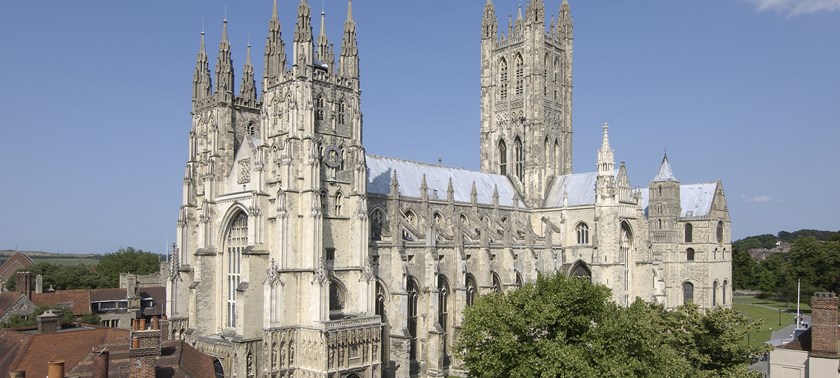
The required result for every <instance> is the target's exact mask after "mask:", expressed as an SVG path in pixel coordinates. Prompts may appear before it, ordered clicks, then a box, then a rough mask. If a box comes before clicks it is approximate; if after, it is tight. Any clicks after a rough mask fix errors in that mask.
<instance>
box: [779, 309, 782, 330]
mask: <svg viewBox="0 0 840 378" xmlns="http://www.w3.org/2000/svg"><path fill="white" fill-rule="evenodd" d="M781 326H782V309H781V307H780V308H779V327H781Z"/></svg>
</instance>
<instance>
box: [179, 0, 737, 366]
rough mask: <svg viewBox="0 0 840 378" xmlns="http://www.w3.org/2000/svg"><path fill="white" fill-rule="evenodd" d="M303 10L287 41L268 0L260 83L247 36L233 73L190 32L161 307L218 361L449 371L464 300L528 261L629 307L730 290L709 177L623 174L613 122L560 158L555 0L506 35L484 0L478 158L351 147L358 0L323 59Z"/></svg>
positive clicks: (567, 141)
mask: <svg viewBox="0 0 840 378" xmlns="http://www.w3.org/2000/svg"><path fill="white" fill-rule="evenodd" d="M297 15H298V18H297V21H296V25H295V27H294V30H293V39H292V43H291V46H290V47H291V50H292V51H291V53H290V54H287V52H286V44H285V42H284V40H283V38H282V35H281V26H280V22H279V19H278V10H277V3H276V1H275V4H274V9H273V13H272V14H271V16H270V19H269V22H268V37H267V38H266V44H265V51H264V63H265V64H264V66H265V70H264V73H263V77H262V91H261V93H259V94H258V93H257V86H256V79H255V76H254V69H253V66H252V64H251V54H250V46H248V57H247V60H246V62H245V64H244V65H243V67H242V79H241V84H240V85H239V91H238V92H236V91H234V83H235V81H234V67H233V62H232V60H231V45H230V43H229V42H228V38H227V21H225V23H224V25H223V32H222V37H221V41H220V43H219V51H218V54H217V58H216V63H215V67H214V68H215V70H214V71H212V72H211V70H210V68H209V58H208V55H207V53H206V49H205V38H204V34H203V33H202V35H201V46H200V49H199V53H198V59H197V63H196V68H195V75H194V78H193V107H192V125H191V127H190V132H189V141H188V146H189V147H188V151H189V153H188V160H187V164H186V168H185V173H184V181H183V204H182V206H181V208H180V214H179V217H178V239H177V248H176V251H177V252H176V253H174V254H173V256H172V258H171V259H170V262H171V265H172V266H171V267H170V268H171V269H170V274H169V277H168V281H167V282H168V283H167V286H168V296H169V298H168V301H169V305H168V306H167V311H168V315H169V318H170V321H171V325H172V326H171V329H172V335H171V336H173V337H179V338H183V339H185V340H187V341H188V342H190V344H192V345H194V346H195V347H196V348H198V349H200V350H202V351H204V352H205V353H207V354H209V355H211V356H213V357H214V358H215V361H216V368H217V372H218V374H221V375H225V376H239V377H324V378H326V377H329V378H345V377H360V378H361V377H365V378H372V377H382V376H384V377H414V376H419V377H443V376H446V375H448V374H463V373H464V372H463V368H462V366H461V364H460V362H459V361H458V360H457V358H455V357H454V355H453V350H452V345H453V343H454V341H455V340H456V338H457V337H458V332H459V328H460V326H461V323H462V321H463V311H464V308H465V307H467V306H470V305H471V304H472V302H473V301H474V300H475V299H476V296H478V295H481V294H485V293H491V292H503V291H509V290H515V289H516V288H517V287H520V286H522V285H525V284H528V283H529V282H533V281H534V280H535V279H536V278H537V276H538V275H539V274H541V273H545V274H554V273H557V272H559V273H562V274H565V275H570V276H577V277H581V278H583V279H590V280H592V281H593V282H596V283H600V284H603V285H606V286H607V287H609V288H610V289H611V290H612V293H613V299H614V300H615V301H616V302H618V303H620V304H624V305H626V304H628V303H629V302H631V301H633V300H634V299H635V298H641V299H643V300H645V301H648V302H653V303H659V304H662V305H664V306H666V307H675V306H678V305H681V304H683V303H686V302H694V303H697V304H699V305H700V306H701V307H713V306H730V304H731V272H730V262H731V253H730V252H731V244H730V221H729V214H728V210H727V206H726V200H725V197H724V194H723V189H722V186H721V183H720V182H710V183H701V184H691V185H684V184H681V183H680V182H679V181H678V180H677V179H676V177H675V176H674V174H673V172H672V169H671V166H670V163H669V161H668V158H667V156H666V157H665V158H663V160H662V164H661V166H660V169H659V172H658V173H657V174H656V176H655V177H653V179H652V180H651V181H650V182H649V184H648V186H647V188H645V189H636V190H633V189H631V188H632V186H631V184H630V179H629V177H628V175H627V169H626V167H625V165H624V164H623V163H622V164H620V165H619V167H618V168H616V167H615V161H614V158H613V150H612V149H611V148H610V144H609V137H608V127H607V125H604V126H603V142H602V146H601V148H600V150H599V151H593V153H597V156H598V160H597V161H598V163H597V167H595V168H596V170H595V171H592V172H585V173H572V114H571V112H572V57H573V54H572V46H573V32H572V18H571V14H570V10H569V5H568V4H567V3H566V1H565V0H564V1H563V3H562V5H561V6H560V9H559V13H558V16H557V18H556V20H555V18H554V17H551V21H550V22H548V24H547V23H546V11H545V5H544V3H543V1H542V0H532V1H531V2H530V3H529V4H528V5H527V6H526V9H525V14H524V16H523V14H522V11H521V10H520V12H519V13H518V14H517V16H516V19H515V20H511V21H510V22H509V25H508V27H507V30H506V31H500V30H499V28H498V26H497V19H496V15H495V9H494V6H493V3H492V1H490V0H488V1H487V4H486V5H485V11H484V16H483V21H482V22H481V41H480V42H481V77H480V85H481V106H482V112H481V123H480V131H481V133H480V143H481V147H480V151H481V170H480V171H470V170H464V169H457V168H450V167H445V166H442V165H440V164H425V163H418V162H412V161H407V160H403V159H399V158H393V157H385V156H376V155H372V154H368V153H366V152H365V147H364V144H363V141H362V116H361V112H360V97H361V90H360V88H361V86H360V81H359V69H360V66H359V56H360V51H359V50H358V48H357V45H356V24H355V22H354V20H353V13H352V4H351V2H350V1H348V7H347V19H346V21H345V23H344V35H343V40H342V41H341V48H340V51H339V52H338V56H337V57H336V52H335V51H334V49H333V44H332V43H330V41H329V40H328V39H327V37H326V34H325V33H324V27H325V25H324V24H325V20H324V13H323V12H322V13H321V28H320V33H319V35H317V36H316V35H314V33H313V27H312V17H311V8H310V7H309V4H308V2H307V0H301V1H300V4H299V5H298V8H297ZM477 16H478V15H477ZM476 19H477V18H476ZM476 26H478V24H477V25H476ZM288 58H290V60H288V61H287V59H288Z"/></svg>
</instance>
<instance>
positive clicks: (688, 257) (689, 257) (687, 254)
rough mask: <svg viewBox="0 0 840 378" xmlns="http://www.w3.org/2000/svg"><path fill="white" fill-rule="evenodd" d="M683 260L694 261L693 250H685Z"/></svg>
mask: <svg viewBox="0 0 840 378" xmlns="http://www.w3.org/2000/svg"><path fill="white" fill-rule="evenodd" d="M685 259H686V260H688V261H694V248H689V249H686V250H685Z"/></svg>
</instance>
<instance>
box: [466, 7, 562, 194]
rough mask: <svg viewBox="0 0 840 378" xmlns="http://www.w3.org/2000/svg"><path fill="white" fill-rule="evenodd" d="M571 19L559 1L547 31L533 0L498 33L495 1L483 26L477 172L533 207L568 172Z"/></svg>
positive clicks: (539, 10)
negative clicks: (506, 180)
mask: <svg viewBox="0 0 840 378" xmlns="http://www.w3.org/2000/svg"><path fill="white" fill-rule="evenodd" d="M572 45H573V33H572V18H571V13H570V11H569V4H568V3H567V2H566V1H565V0H564V1H563V3H562V5H561V6H560V11H559V15H558V18H557V20H556V21H555V19H554V17H553V16H552V17H551V21H550V23H549V25H548V28H546V20H545V4H544V3H543V1H542V0H532V1H531V2H530V3H529V4H528V6H527V9H526V11H525V17H524V18H523V15H522V9H521V7H520V9H519V10H518V13H517V16H516V20H515V21H514V20H513V19H512V17H511V18H510V19H509V21H508V27H507V32H502V33H500V32H499V30H498V21H497V18H496V11H495V7H494V6H493V2H492V0H488V1H487V3H486V4H485V6H484V18H483V21H482V27H481V171H482V172H487V173H496V174H503V175H507V176H509V177H510V178H511V180H512V181H513V182H514V183H515V185H517V187H518V189H519V190H520V192H521V193H522V195H523V197H524V199H525V202H526V203H527V204H528V205H529V206H530V207H537V206H541V205H542V203H543V201H544V199H545V195H546V191H547V190H548V187H549V184H550V182H551V180H552V178H553V177H555V176H558V175H565V174H569V173H571V171H572Z"/></svg>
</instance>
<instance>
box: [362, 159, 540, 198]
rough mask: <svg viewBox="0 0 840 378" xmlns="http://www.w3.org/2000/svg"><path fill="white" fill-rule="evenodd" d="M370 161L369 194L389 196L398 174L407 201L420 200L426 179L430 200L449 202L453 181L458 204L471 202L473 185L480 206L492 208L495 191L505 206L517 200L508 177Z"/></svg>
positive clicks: (402, 192) (404, 161) (392, 161)
mask: <svg viewBox="0 0 840 378" xmlns="http://www.w3.org/2000/svg"><path fill="white" fill-rule="evenodd" d="M366 159H367V170H368V183H367V192H368V194H381V195H388V194H389V193H390V192H391V177H392V176H393V175H394V173H396V175H397V182H398V183H399V186H400V195H402V196H406V197H414V198H420V185H421V183H422V181H423V177H424V176H425V177H426V186H427V187H428V191H427V193H428V196H429V199H437V200H446V196H447V189H448V186H449V180H450V179H451V180H452V189H453V195H454V197H455V202H466V203H469V202H470V201H471V194H472V187H473V183H475V189H476V194H477V201H478V203H480V204H485V205H492V204H493V192H494V190H498V193H499V205H501V206H513V198H514V196H515V195H517V191H516V188H515V187H514V186H513V184H512V183H511V182H510V179H508V178H507V176H502V175H496V174H491V173H484V172H476V171H470V170H466V169H459V168H451V167H444V166H441V165H433V164H428V163H420V162H415V161H408V160H403V159H397V158H391V157H384V156H377V155H371V154H367V155H366ZM523 206H524V205H523Z"/></svg>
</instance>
